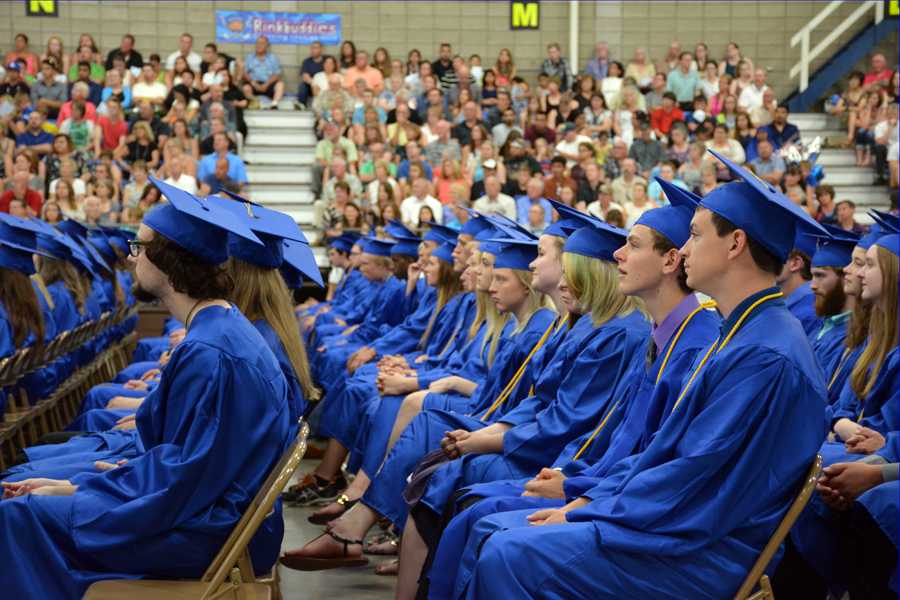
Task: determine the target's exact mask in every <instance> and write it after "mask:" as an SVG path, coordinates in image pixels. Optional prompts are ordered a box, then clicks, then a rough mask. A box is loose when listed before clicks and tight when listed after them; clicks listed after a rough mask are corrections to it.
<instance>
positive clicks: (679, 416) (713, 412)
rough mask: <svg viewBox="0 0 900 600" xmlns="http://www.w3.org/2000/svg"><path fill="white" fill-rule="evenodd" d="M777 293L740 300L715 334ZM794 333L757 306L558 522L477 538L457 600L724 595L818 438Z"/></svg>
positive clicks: (803, 346) (813, 386)
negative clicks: (632, 447)
mask: <svg viewBox="0 0 900 600" xmlns="http://www.w3.org/2000/svg"><path fill="white" fill-rule="evenodd" d="M774 291H777V290H775V289H774V288H773V289H769V290H764V291H762V292H760V293H758V294H754V295H752V296H751V297H749V298H747V299H746V300H744V301H743V302H742V303H741V304H740V305H739V306H738V307H737V308H736V309H735V310H734V312H733V313H732V314H731V315H729V318H728V319H727V320H726V322H725V323H724V324H723V327H722V330H723V331H725V332H727V331H729V330H731V328H732V327H733V325H734V324H735V322H736V321H737V320H738V319H739V318H740V316H741V314H743V313H744V312H745V310H747V309H748V308H749V307H750V305H751V304H752V303H753V302H755V301H756V300H759V299H761V298H763V297H764V296H765V295H767V294H771V293H773V292H774ZM773 332H774V335H773ZM722 337H723V338H724V334H723V336H722ZM805 339H806V338H805V332H804V331H803V329H802V327H801V326H800V324H799V323H798V322H797V321H796V319H794V318H793V317H792V316H791V315H790V313H789V312H788V311H787V309H786V307H785V304H784V302H783V301H781V300H779V299H773V300H768V301H766V302H763V303H762V304H761V305H759V306H757V308H756V309H755V310H753V311H752V312H750V314H749V316H748V317H747V319H746V320H745V322H744V324H743V326H742V327H741V328H740V329H739V330H738V331H737V333H736V334H735V335H734V336H733V337H732V339H731V341H730V342H729V344H728V345H727V346H726V347H725V348H722V349H720V350H719V351H718V352H716V353H713V354H711V355H710V357H709V359H708V360H707V362H706V364H705V365H704V366H703V368H702V369H701V370H699V373H698V374H697V376H696V378H695V380H694V381H693V383H692V384H691V386H690V387H689V388H688V389H687V391H686V393H685V394H684V397H683V398H682V400H681V401H680V402H679V403H678V404H677V405H676V407H675V409H674V411H673V412H672V413H671V415H670V416H669V417H668V418H667V419H666V420H665V422H664V423H663V425H662V428H661V429H660V430H659V431H658V432H657V434H656V435H655V436H654V437H653V438H652V440H651V441H650V444H649V445H648V446H647V448H646V449H645V450H644V451H643V452H640V453H638V454H636V455H633V456H631V457H628V458H626V459H623V460H622V461H620V462H619V463H617V464H616V465H615V466H614V467H613V468H612V469H610V471H609V472H608V473H607V475H606V477H605V478H604V479H603V480H602V481H601V482H599V483H598V485H597V486H595V487H594V488H592V489H591V490H589V491H588V492H586V493H585V494H583V496H585V497H587V498H589V499H590V500H591V502H590V504H588V505H587V506H585V507H582V508H580V509H577V510H574V511H571V512H570V513H568V515H567V519H568V521H569V523H567V524H563V525H554V526H543V527H530V528H529V527H518V528H515V529H510V530H503V531H498V532H497V533H495V534H494V535H492V536H491V537H490V538H489V539H488V541H487V542H486V543H485V545H484V546H483V548H482V550H481V553H480V557H479V560H478V563H477V565H476V568H475V572H474V574H473V578H472V582H471V584H470V586H469V589H468V596H467V597H469V598H495V597H496V598H521V597H534V596H541V597H549V598H562V597H565V598H660V597H689V598H727V597H731V596H733V595H734V592H735V591H736V590H737V588H738V586H739V585H740V583H741V582H742V581H743V579H744V577H745V576H746V574H747V571H748V569H749V568H750V566H751V565H752V564H753V562H754V561H755V560H756V558H757V556H758V554H759V552H760V551H761V550H762V548H763V546H764V545H765V543H766V542H767V541H768V539H769V537H770V536H771V534H772V532H773V531H774V530H775V528H776V527H777V525H778V523H779V522H780V520H781V518H782V516H783V515H784V512H785V511H786V510H787V507H788V506H789V504H790V503H791V502H792V501H793V499H794V497H795V495H796V493H797V489H798V484H799V482H800V480H801V478H802V477H803V476H804V475H805V474H806V472H807V471H808V470H809V467H810V465H811V464H812V461H813V457H814V456H815V454H816V452H817V450H818V447H819V445H820V444H821V440H822V439H823V438H824V435H825V429H824V427H817V426H816V424H817V423H819V422H820V419H822V418H823V417H824V414H823V413H824V397H825V383H824V381H823V378H822V376H821V372H820V370H819V369H818V368H817V366H816V363H815V358H814V356H813V354H812V350H811V349H810V347H809V344H808V343H807V342H804V341H803V340H805ZM529 512H531V511H525V513H526V514H527V513H529ZM505 514H506V515H515V514H516V513H505ZM522 518H524V515H522ZM646 573H652V574H653V576H652V577H644V576H642V575H641V574H646Z"/></svg>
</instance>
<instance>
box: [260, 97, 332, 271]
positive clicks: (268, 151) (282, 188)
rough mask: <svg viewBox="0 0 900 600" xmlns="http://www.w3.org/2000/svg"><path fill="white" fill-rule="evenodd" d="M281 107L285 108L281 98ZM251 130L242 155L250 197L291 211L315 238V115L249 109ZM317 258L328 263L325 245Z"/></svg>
mask: <svg viewBox="0 0 900 600" xmlns="http://www.w3.org/2000/svg"><path fill="white" fill-rule="evenodd" d="M281 108H282V109H283V108H284V103H282V105H281ZM244 120H245V121H246V122H247V128H248V134H247V141H246V143H245V145H244V150H243V158H244V160H245V161H246V162H247V179H248V180H249V183H250V186H249V190H248V196H249V198H250V199H251V200H253V201H254V202H259V203H260V204H262V205H263V206H268V207H270V208H273V209H275V210H280V211H282V212H285V213H287V214H289V215H290V216H291V217H293V219H294V220H295V221H296V222H297V223H298V224H299V225H300V227H301V229H303V232H304V234H306V237H307V239H309V240H310V241H315V240H317V239H318V238H319V233H318V232H317V231H316V230H315V229H314V228H313V227H312V220H313V219H312V217H313V202H314V201H315V198H314V197H313V193H312V190H311V188H310V183H311V182H312V165H313V164H314V162H315V146H316V137H315V133H314V131H313V128H314V126H315V116H314V115H313V113H312V112H309V111H297V110H290V109H289V110H250V111H247V112H245V113H244ZM316 259H317V261H318V263H319V265H320V266H326V265H327V263H328V259H327V256H326V252H325V249H324V248H316Z"/></svg>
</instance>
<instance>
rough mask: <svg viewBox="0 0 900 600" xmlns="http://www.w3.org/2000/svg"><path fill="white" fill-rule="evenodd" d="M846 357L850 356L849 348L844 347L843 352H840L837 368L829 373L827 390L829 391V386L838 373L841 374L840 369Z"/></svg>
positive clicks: (835, 379)
mask: <svg viewBox="0 0 900 600" xmlns="http://www.w3.org/2000/svg"><path fill="white" fill-rule="evenodd" d="M848 358H850V348H844V352H843V353H842V354H841V360H840V361H839V362H838V366H837V368H836V369H835V370H834V373H832V375H831V381H829V382H828V391H829V392H830V391H831V386H833V385H834V382H835V381H837V378H838V375H840V374H841V370H842V369H843V368H844V363H846V362H847V359H848Z"/></svg>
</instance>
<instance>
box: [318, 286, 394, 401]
mask: <svg viewBox="0 0 900 600" xmlns="http://www.w3.org/2000/svg"><path fill="white" fill-rule="evenodd" d="M405 286H406V282H404V281H402V280H400V279H397V278H396V277H394V276H393V275H392V276H391V277H390V278H389V279H388V280H387V281H385V282H384V283H383V284H382V285H380V286H379V287H378V288H377V292H376V294H375V298H374V299H373V300H372V302H371V304H370V305H369V310H368V312H367V313H366V315H365V316H364V317H363V320H362V322H361V323H359V326H358V327H357V328H356V330H355V331H354V332H353V333H351V334H350V335H343V334H337V335H333V336H322V337H320V338H319V339H317V340H316V345H317V346H319V347H322V346H324V348H325V350H324V351H323V352H319V351H318V349H317V350H316V352H312V353H310V354H311V357H310V359H311V364H312V366H313V374H314V376H315V378H316V380H317V381H319V382H320V383H322V385H324V386H326V387H330V385H331V382H332V381H334V380H336V379H337V378H339V377H341V376H342V375H344V373H345V372H346V364H347V358H348V357H349V356H350V355H351V354H352V353H353V352H355V351H356V350H357V349H359V348H361V347H362V346H363V345H365V344H366V343H367V342H370V341H371V340H373V339H375V338H376V337H377V336H378V334H379V333H380V332H381V330H382V327H392V326H394V325H397V324H399V323H400V322H401V321H402V320H403V319H404V318H405V317H406V314H405V313H404V312H403V310H398V308H399V307H403V306H404V302H403V297H404V295H405V293H406V287H405Z"/></svg>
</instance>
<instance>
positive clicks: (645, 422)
mask: <svg viewBox="0 0 900 600" xmlns="http://www.w3.org/2000/svg"><path fill="white" fill-rule="evenodd" d="M719 326H720V319H719V317H718V314H717V313H716V312H715V311H712V310H702V311H700V312H698V313H697V314H695V315H694V316H693V318H691V320H690V322H688V323H687V325H686V326H685V328H684V330H683V332H682V334H681V336H679V337H678V339H677V340H676V339H675V336H674V335H673V336H672V338H670V339H669V340H668V341H667V342H666V344H665V346H664V347H663V348H662V350H661V351H660V352H659V353H658V355H657V357H656V360H655V361H654V362H653V364H652V365H650V366H649V368H647V369H642V368H639V369H636V370H635V371H634V372H633V373H631V374H630V375H629V377H630V378H631V380H632V385H631V386H629V387H628V389H627V390H626V391H625V392H624V396H625V397H622V398H619V399H618V401H617V403H616V406H615V408H611V409H610V410H609V411H607V412H606V414H604V415H603V417H602V418H601V419H600V422H599V423H598V424H597V427H595V428H594V429H592V430H591V431H589V432H588V433H586V434H585V435H583V436H581V437H579V438H577V439H575V440H573V442H570V443H569V444H568V445H567V446H566V447H565V448H564V449H563V451H562V453H560V455H559V456H558V457H557V459H556V460H555V461H554V463H553V465H552V466H553V467H554V468H559V469H561V470H562V472H563V474H564V475H566V480H565V483H564V489H565V491H566V496H567V498H569V499H574V498H577V497H578V496H579V495H580V492H581V491H584V490H586V489H589V488H591V487H593V485H594V482H595V481H596V478H597V477H602V476H603V474H605V472H606V471H607V470H608V469H609V468H610V467H611V466H612V465H614V464H615V463H616V462H618V461H619V460H620V459H622V458H624V457H626V456H630V455H631V454H634V453H635V452H639V451H640V450H641V449H643V448H644V447H646V445H647V444H648V443H649V441H650V438H651V437H652V435H653V434H654V433H655V432H656V431H657V430H658V429H659V427H660V426H661V425H662V422H663V421H664V420H665V418H666V417H667V416H668V415H669V414H670V413H671V410H672V405H673V404H674V403H675V401H676V399H677V397H678V394H679V393H680V391H681V388H682V385H683V379H684V378H685V377H686V376H687V375H689V374H690V368H691V365H692V364H693V362H694V360H695V359H696V357H697V354H699V353H702V352H704V351H705V350H706V349H707V348H708V347H709V346H710V345H711V344H712V343H713V341H714V340H715V337H716V335H717V334H718V332H719ZM650 343H653V341H652V340H648V344H650ZM667 356H668V357H669V358H668V360H666V357H667ZM616 417H618V419H619V421H618V423H616V422H615V419H616ZM606 432H612V434H611V435H607V434H606ZM595 433H596V435H595ZM592 437H593V439H592ZM582 449H583V450H582ZM576 456H578V458H577V459H576V458H575V457H576ZM527 481H528V479H521V480H506V481H494V482H488V483H480V484H477V485H473V486H471V487H469V488H468V493H467V494H466V495H464V496H463V497H461V498H460V500H464V499H466V498H468V497H470V496H480V497H483V498H484V499H483V500H481V501H479V502H478V503H476V504H474V505H472V506H470V507H468V508H467V509H465V510H464V511H462V512H461V513H460V514H458V515H457V516H455V517H454V518H453V519H452V520H451V521H450V523H449V525H448V526H447V528H446V529H445V530H444V532H443V534H442V535H441V541H440V544H439V546H438V549H437V553H436V555H435V560H434V562H433V565H432V568H431V570H430V572H429V579H430V580H431V585H430V586H429V593H430V594H431V597H434V598H441V597H449V596H450V594H451V591H452V590H453V589H454V587H456V589H457V590H459V589H464V588H465V585H466V583H467V582H468V579H469V575H470V574H471V569H472V568H473V566H474V564H475V558H476V553H477V550H478V548H480V547H481V543H480V542H481V540H482V539H483V537H482V536H481V535H478V534H475V533H473V534H472V535H470V530H472V528H473V526H474V525H475V523H476V522H477V521H478V520H479V519H480V518H482V517H485V516H488V515H491V514H494V513H496V512H501V511H502V512H505V511H514V510H523V509H526V508H531V509H533V510H537V509H538V508H547V507H559V506H562V505H563V504H564V503H565V502H564V501H563V500H550V499H547V498H533V497H523V496H522V495H521V494H522V492H524V491H525V483H526V482H527ZM492 532H493V531H491V530H488V531H487V533H492ZM461 555H462V558H459V557H460V556H461ZM457 563H458V565H459V567H458V568H457V567H456V565H457ZM454 576H455V577H454ZM454 578H455V580H456V584H455V586H454ZM458 593H459V592H458ZM458 593H457V595H458Z"/></svg>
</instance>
